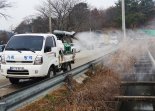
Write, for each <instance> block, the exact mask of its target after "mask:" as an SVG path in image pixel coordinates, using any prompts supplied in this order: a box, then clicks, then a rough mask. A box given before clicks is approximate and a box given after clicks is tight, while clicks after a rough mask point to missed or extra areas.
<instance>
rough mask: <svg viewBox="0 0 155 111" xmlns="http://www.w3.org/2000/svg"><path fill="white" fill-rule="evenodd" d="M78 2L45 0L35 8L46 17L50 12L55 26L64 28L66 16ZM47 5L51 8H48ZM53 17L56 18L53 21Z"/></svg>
mask: <svg viewBox="0 0 155 111" xmlns="http://www.w3.org/2000/svg"><path fill="white" fill-rule="evenodd" d="M78 2H79V1H78V0H51V1H50V2H49V0H46V1H44V2H43V3H42V5H40V6H39V7H38V8H37V10H38V11H39V13H40V14H41V15H42V16H44V17H48V15H49V14H51V15H52V21H53V23H54V25H55V26H56V28H57V29H64V23H65V19H66V17H67V16H68V15H69V13H70V11H71V10H72V9H73V7H74V6H75V4H77V3H78ZM49 5H50V7H51V10H49ZM55 19H57V20H56V21H55Z"/></svg>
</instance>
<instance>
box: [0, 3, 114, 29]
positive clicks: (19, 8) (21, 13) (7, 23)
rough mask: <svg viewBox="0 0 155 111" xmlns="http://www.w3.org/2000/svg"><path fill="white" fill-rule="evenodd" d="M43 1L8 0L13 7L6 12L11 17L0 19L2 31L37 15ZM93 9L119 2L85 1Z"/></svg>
mask: <svg viewBox="0 0 155 111" xmlns="http://www.w3.org/2000/svg"><path fill="white" fill-rule="evenodd" d="M42 1H43V0H8V2H11V3H12V5H13V7H11V8H9V9H7V10H5V13H6V14H7V15H9V16H10V17H9V18H8V19H7V20H6V19H4V18H2V17H1V18H0V30H7V31H11V30H12V29H14V28H15V27H17V26H18V24H20V22H21V21H22V20H23V19H24V18H25V17H29V16H34V15H36V14H37V11H36V7H37V6H38V5H40V4H41V3H42ZM85 1H86V2H87V3H88V4H89V5H90V6H91V7H93V8H95V7H96V8H99V9H106V8H108V7H110V6H113V5H114V3H115V2H116V1H117V0H85Z"/></svg>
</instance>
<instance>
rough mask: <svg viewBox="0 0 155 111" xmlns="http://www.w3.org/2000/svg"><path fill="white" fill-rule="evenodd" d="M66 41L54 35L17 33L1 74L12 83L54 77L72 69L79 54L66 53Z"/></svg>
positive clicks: (3, 60) (3, 56)
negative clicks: (59, 72) (63, 42)
mask: <svg viewBox="0 0 155 111" xmlns="http://www.w3.org/2000/svg"><path fill="white" fill-rule="evenodd" d="M61 43H62V42H61V41H60V40H58V39H57V37H56V36H55V35H53V34H17V35H15V36H13V37H12V38H11V39H10V40H9V42H8V43H7V45H6V47H5V50H4V52H3V54H2V56H1V62H2V64H1V74H2V75H3V76H6V78H8V79H9V80H10V82H11V83H12V84H17V83H19V80H20V79H33V78H42V77H43V78H44V77H47V78H50V77H53V76H55V75H56V72H58V71H67V70H70V69H71V63H74V58H75V54H74V53H70V54H63V50H64V48H63V47H62V46H63V45H62V44H61Z"/></svg>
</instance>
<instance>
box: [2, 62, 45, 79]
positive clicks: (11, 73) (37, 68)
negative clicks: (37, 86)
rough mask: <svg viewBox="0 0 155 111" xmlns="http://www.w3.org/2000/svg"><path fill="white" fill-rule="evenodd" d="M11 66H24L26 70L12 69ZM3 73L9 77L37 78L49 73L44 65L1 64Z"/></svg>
mask: <svg viewBox="0 0 155 111" xmlns="http://www.w3.org/2000/svg"><path fill="white" fill-rule="evenodd" d="M10 67H23V68H24V70H21V71H16V70H11V69H10ZM25 72H26V73H25ZM1 74H2V75H3V76H5V77H7V78H21V79H26V78H37V77H44V76H46V75H47V71H46V70H45V69H44V68H43V66H42V65H23V66H21V65H6V64H5V65H1Z"/></svg>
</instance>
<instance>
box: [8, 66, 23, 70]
mask: <svg viewBox="0 0 155 111" xmlns="http://www.w3.org/2000/svg"><path fill="white" fill-rule="evenodd" d="M10 70H14V71H21V70H24V67H10Z"/></svg>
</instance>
